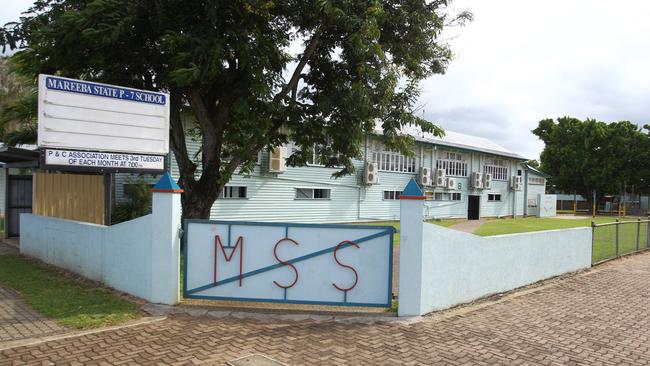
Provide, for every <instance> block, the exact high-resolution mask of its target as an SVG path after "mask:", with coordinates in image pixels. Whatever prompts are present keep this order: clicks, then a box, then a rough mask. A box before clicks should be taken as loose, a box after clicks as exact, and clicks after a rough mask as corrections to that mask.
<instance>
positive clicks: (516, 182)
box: [510, 175, 524, 191]
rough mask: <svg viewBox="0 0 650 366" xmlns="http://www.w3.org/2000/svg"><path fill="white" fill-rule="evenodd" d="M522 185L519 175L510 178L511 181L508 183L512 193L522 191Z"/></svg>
mask: <svg viewBox="0 0 650 366" xmlns="http://www.w3.org/2000/svg"><path fill="white" fill-rule="evenodd" d="M523 186H524V185H523V183H522V179H521V175H515V176H514V177H512V181H511V183H510V188H512V190H513V191H521V190H522V189H523Z"/></svg>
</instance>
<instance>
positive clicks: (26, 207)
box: [6, 175, 32, 237]
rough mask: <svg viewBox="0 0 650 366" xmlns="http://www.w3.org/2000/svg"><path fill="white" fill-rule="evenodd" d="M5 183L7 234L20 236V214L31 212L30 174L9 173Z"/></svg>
mask: <svg viewBox="0 0 650 366" xmlns="http://www.w3.org/2000/svg"><path fill="white" fill-rule="evenodd" d="M8 178H9V179H8V184H7V222H6V227H7V236H8V237H12V236H20V214H21V213H31V212H32V176H31V175H9V176H8Z"/></svg>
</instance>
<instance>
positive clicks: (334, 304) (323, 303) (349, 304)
mask: <svg viewBox="0 0 650 366" xmlns="http://www.w3.org/2000/svg"><path fill="white" fill-rule="evenodd" d="M184 297H185V298H187V299H203V300H223V301H242V302H268V303H283V304H302V305H329V306H360V307H364V308H386V307H390V306H391V304H390V303H387V304H376V303H365V302H338V301H307V300H282V299H258V298H244V297H221V296H206V295H188V296H184Z"/></svg>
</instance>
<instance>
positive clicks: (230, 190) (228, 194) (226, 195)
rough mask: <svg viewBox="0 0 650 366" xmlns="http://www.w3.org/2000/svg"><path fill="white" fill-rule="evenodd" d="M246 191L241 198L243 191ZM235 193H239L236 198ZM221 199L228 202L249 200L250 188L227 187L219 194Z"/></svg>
mask: <svg viewBox="0 0 650 366" xmlns="http://www.w3.org/2000/svg"><path fill="white" fill-rule="evenodd" d="M242 188H243V189H244V196H243V197H242V196H241V192H242V191H241V190H242ZM234 193H237V195H236V196H233V194H234ZM219 198H220V199H226V200H233V199H234V200H238V199H247V198H248V187H247V186H225V187H223V189H222V190H221V193H219Z"/></svg>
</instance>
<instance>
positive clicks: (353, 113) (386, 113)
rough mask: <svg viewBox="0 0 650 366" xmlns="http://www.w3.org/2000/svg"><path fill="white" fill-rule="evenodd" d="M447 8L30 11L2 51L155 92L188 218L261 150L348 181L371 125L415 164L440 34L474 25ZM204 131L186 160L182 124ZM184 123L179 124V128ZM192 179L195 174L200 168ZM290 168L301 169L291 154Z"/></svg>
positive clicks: (239, 2) (97, 4)
mask: <svg viewBox="0 0 650 366" xmlns="http://www.w3.org/2000/svg"><path fill="white" fill-rule="evenodd" d="M449 2H450V1H449V0H434V1H427V0H419V1H408V2H404V1H398V0H383V1H379V0H361V1H360V0H308V1H295V0H290V1H282V2H272V1H268V0H234V1H233V0H210V1H178V0H162V1H151V0H39V1H37V2H35V4H34V5H33V7H32V8H31V9H30V10H29V11H28V12H27V13H26V15H25V16H23V17H22V18H21V20H20V22H19V23H15V24H8V25H6V26H5V27H4V28H2V29H1V30H0V44H2V45H3V46H9V47H12V48H14V47H19V48H20V50H19V51H18V52H17V53H16V54H15V56H14V58H15V59H16V60H17V62H18V64H19V65H20V68H21V70H22V72H25V73H28V74H29V75H32V76H33V75H35V74H36V73H39V72H42V73H56V74H59V75H62V76H69V77H76V78H84V79H89V80H97V81H102V82H108V83H114V84H120V85H125V86H130V87H135V88H143V89H153V90H165V91H168V92H169V93H170V95H171V98H170V99H171V118H170V123H171V132H170V137H171V138H170V142H171V148H172V150H173V152H174V154H175V158H176V161H177V163H178V166H179V171H180V181H179V183H180V185H181V186H182V187H183V188H184V189H185V194H184V195H183V212H184V214H185V216H186V217H206V216H207V215H209V210H210V207H211V206H212V203H213V202H214V200H216V198H217V196H218V193H219V190H220V189H221V187H223V185H224V184H225V183H226V182H228V181H229V180H230V178H231V176H232V174H233V173H234V172H235V170H236V169H240V171H241V172H243V173H246V172H247V171H249V170H250V169H251V168H252V166H253V164H254V162H255V160H256V158H257V153H258V152H259V151H260V150H262V149H265V148H267V149H270V148H273V147H274V146H278V145H280V144H282V143H284V142H287V141H288V140H292V141H294V142H295V143H296V145H297V146H298V147H300V148H301V149H302V150H303V151H305V150H307V149H309V148H311V147H312V146H314V144H316V145H319V146H322V148H319V150H318V151H319V155H321V156H320V159H319V160H320V161H322V162H325V164H326V165H327V166H330V167H342V168H341V169H340V171H339V172H338V173H337V174H336V176H341V175H345V174H351V173H352V172H353V171H354V166H353V165H352V161H351V159H352V158H359V157H360V156H361V144H362V141H363V138H364V136H365V135H366V134H368V133H370V132H371V131H372V130H373V128H374V126H375V123H379V124H381V126H382V128H383V131H384V136H385V143H386V144H387V145H388V147H390V148H394V149H398V150H400V151H402V152H403V153H405V154H409V155H410V154H412V153H411V151H410V147H411V145H412V143H413V139H412V138H411V137H409V136H403V135H401V134H400V132H399V131H400V128H401V127H403V126H405V125H408V124H413V125H417V126H419V127H420V128H421V129H422V130H424V131H427V132H434V133H436V134H439V135H440V134H442V133H443V131H442V130H441V129H440V128H439V127H437V126H435V125H434V124H433V123H431V122H429V121H426V120H424V119H422V118H420V117H418V116H416V115H415V114H414V102H415V101H416V99H417V97H418V94H419V88H418V85H419V82H420V81H421V80H422V79H424V78H426V77H429V76H431V75H434V74H440V73H443V72H444V70H445V68H446V66H447V64H448V63H449V62H450V60H451V56H452V55H451V51H450V49H449V47H448V45H447V44H446V43H445V42H444V41H441V40H440V39H439V36H440V33H441V32H442V30H443V28H444V27H446V26H448V25H450V24H462V23H463V22H465V21H467V20H471V14H469V13H467V12H461V13H458V14H451V13H450V11H449V9H448V3H449ZM184 110H190V111H191V113H192V118H191V121H190V122H191V123H189V124H192V123H193V124H195V125H196V126H197V127H198V129H199V131H200V141H201V142H202V148H201V153H200V157H199V159H197V160H198V161H194V160H193V159H192V157H191V156H189V155H188V152H187V148H186V144H185V137H186V135H185V131H184V124H183V123H182V122H181V117H180V116H181V113H182V112H183V111H184ZM186 125H187V123H186ZM198 163H200V165H201V166H202V169H200V170H199V164H198ZM288 164H289V165H297V166H300V165H304V164H306V154H304V153H300V152H299V153H296V154H294V155H293V156H291V157H290V158H289V159H288Z"/></svg>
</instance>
